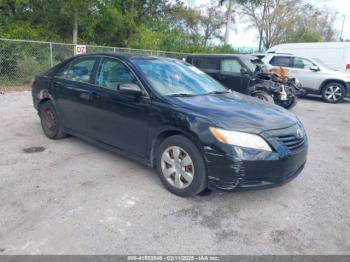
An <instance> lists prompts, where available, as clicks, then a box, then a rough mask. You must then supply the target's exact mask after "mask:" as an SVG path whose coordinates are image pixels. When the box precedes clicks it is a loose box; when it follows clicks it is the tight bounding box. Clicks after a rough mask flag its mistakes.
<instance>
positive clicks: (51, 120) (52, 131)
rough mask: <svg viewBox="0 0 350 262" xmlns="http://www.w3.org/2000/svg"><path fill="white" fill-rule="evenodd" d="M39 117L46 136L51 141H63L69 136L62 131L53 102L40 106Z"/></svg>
mask: <svg viewBox="0 0 350 262" xmlns="http://www.w3.org/2000/svg"><path fill="white" fill-rule="evenodd" d="M39 116H40V120H41V127H42V129H43V131H44V134H45V135H46V136H47V137H48V138H50V139H61V138H64V137H66V136H67V135H66V134H65V133H64V132H63V131H62V125H61V123H60V119H59V116H58V114H57V111H56V109H55V106H54V105H53V103H52V102H51V101H45V102H43V103H41V104H40V105H39Z"/></svg>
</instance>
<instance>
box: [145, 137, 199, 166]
mask: <svg viewBox="0 0 350 262" xmlns="http://www.w3.org/2000/svg"><path fill="white" fill-rule="evenodd" d="M175 135H182V136H184V137H186V138H188V139H190V140H191V141H192V142H193V143H194V144H195V145H196V146H198V143H197V141H196V139H194V138H193V137H192V136H189V135H187V134H185V133H184V132H181V131H178V130H167V131H164V132H162V133H160V134H159V135H158V136H157V138H156V139H154V141H153V143H152V148H151V152H150V160H151V166H152V167H154V166H155V163H156V161H155V160H156V153H155V152H156V150H157V148H158V146H159V145H160V144H161V143H162V142H163V141H164V140H165V139H167V138H169V137H171V136H175ZM198 149H199V151H202V150H201V149H200V148H198Z"/></svg>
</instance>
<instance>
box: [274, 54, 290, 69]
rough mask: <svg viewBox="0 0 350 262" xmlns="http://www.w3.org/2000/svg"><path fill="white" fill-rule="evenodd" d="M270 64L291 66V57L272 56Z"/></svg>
mask: <svg viewBox="0 0 350 262" xmlns="http://www.w3.org/2000/svg"><path fill="white" fill-rule="evenodd" d="M270 64H271V65H273V66H284V67H291V66H292V58H291V57H289V56H274V57H273V58H272V59H271V61H270Z"/></svg>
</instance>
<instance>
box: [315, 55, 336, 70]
mask: <svg viewBox="0 0 350 262" xmlns="http://www.w3.org/2000/svg"><path fill="white" fill-rule="evenodd" d="M312 59H313V60H315V61H316V62H317V64H319V65H320V66H322V67H324V68H326V69H330V70H335V69H333V68H331V67H330V66H328V65H326V64H325V63H324V62H323V61H322V60H321V59H318V58H312Z"/></svg>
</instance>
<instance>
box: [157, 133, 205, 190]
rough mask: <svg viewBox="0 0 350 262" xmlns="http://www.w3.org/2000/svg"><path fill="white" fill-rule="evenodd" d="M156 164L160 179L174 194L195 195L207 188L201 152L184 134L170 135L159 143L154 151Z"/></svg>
mask: <svg viewBox="0 0 350 262" xmlns="http://www.w3.org/2000/svg"><path fill="white" fill-rule="evenodd" d="M156 166H157V173H158V175H159V177H160V180H161V181H162V182H163V184H164V186H165V187H166V188H167V189H168V190H169V191H170V192H172V193H174V194H175V195H178V196H181V197H189V196H195V195H197V194H199V193H200V192H202V191H203V190H204V189H206V188H207V172H206V165H205V162H204V159H203V156H202V153H201V152H200V151H199V150H198V148H197V146H196V145H195V144H194V143H193V142H192V141H191V140H189V139H188V138H186V137H184V136H181V135H175V136H171V137H169V138H167V139H165V140H164V141H163V142H162V143H161V145H160V146H159V147H158V149H157V152H156Z"/></svg>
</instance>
